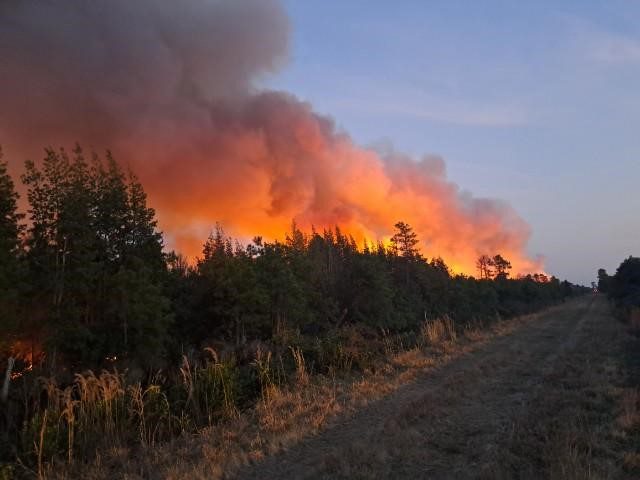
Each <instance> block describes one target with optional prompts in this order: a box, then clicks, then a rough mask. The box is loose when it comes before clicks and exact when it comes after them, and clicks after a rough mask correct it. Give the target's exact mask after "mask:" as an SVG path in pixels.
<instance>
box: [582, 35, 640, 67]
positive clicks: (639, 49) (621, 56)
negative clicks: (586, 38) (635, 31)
mask: <svg viewBox="0 0 640 480" xmlns="http://www.w3.org/2000/svg"><path fill="white" fill-rule="evenodd" d="M592 41H593V44H592V45H591V52H590V53H591V56H592V58H593V59H594V60H596V61H599V62H603V63H609V64H629V63H633V64H636V63H640V39H639V38H634V37H631V36H624V35H619V34H613V33H608V32H598V33H597V34H596V35H594V38H593V40H592Z"/></svg>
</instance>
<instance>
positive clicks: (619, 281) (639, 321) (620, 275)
mask: <svg viewBox="0 0 640 480" xmlns="http://www.w3.org/2000/svg"><path fill="white" fill-rule="evenodd" d="M597 288H598V290H599V291H600V292H602V293H606V294H607V296H608V297H609V299H610V300H611V301H612V302H613V304H614V306H615V311H616V313H617V314H618V316H619V317H621V318H622V319H623V320H626V321H630V322H631V323H632V324H633V326H634V327H635V328H640V257H633V256H629V257H628V258H626V259H624V260H623V261H622V263H620V265H619V266H618V268H617V269H616V273H615V274H613V275H609V274H608V273H607V271H606V270H605V269H604V268H600V269H598V284H597Z"/></svg>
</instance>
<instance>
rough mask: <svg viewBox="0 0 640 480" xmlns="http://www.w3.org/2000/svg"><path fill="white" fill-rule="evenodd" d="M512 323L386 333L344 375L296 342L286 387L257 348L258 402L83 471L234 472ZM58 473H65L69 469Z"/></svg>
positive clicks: (430, 325)
mask: <svg viewBox="0 0 640 480" xmlns="http://www.w3.org/2000/svg"><path fill="white" fill-rule="evenodd" d="M528 320H533V317H532V318H529V319H528ZM511 322H513V323H514V327H513V328H507V327H506V325H507V324H508V323H509V322H501V323H504V324H505V325H503V326H502V327H500V328H499V329H498V330H496V331H493V332H487V333H484V334H481V333H479V332H478V331H476V330H469V335H467V334H465V336H463V337H458V335H457V333H456V330H455V328H454V325H453V323H452V322H451V321H450V320H449V319H439V320H436V321H433V322H427V323H426V324H425V327H424V329H423V332H424V334H423V338H424V341H423V342H422V346H423V348H417V347H412V348H409V349H406V348H405V342H406V339H404V338H403V337H400V338H398V337H395V338H394V337H392V336H387V337H386V338H385V340H384V342H385V346H386V348H387V349H388V350H387V351H388V352H389V354H388V356H387V358H386V360H385V361H384V362H383V363H381V364H379V365H377V366H376V367H375V368H373V369H371V370H370V371H367V372H366V373H362V374H350V375H347V376H346V377H344V376H343V377H341V378H338V377H337V376H336V375H335V372H333V371H330V373H329V374H328V375H313V376H312V375H310V374H309V371H308V369H307V365H306V360H305V358H304V355H303V354H302V351H301V350H299V349H296V348H291V354H292V357H293V360H294V363H295V381H294V382H293V383H290V384H282V385H279V384H278V382H276V381H274V376H275V375H274V368H273V365H272V358H271V356H270V354H268V353H265V352H260V351H258V352H257V353H256V358H255V359H254V362H253V364H254V366H255V367H256V369H257V371H258V372H259V378H260V384H261V388H262V394H261V397H260V399H259V401H258V402H257V404H256V406H255V408H252V409H249V410H245V411H243V412H236V415H234V416H230V417H227V418H225V419H222V420H220V421H218V422H217V423H216V424H215V426H211V427H209V428H205V429H203V430H201V431H200V432H199V434H198V435H195V436H183V437H182V438H180V439H177V440H174V441H172V442H171V443H169V444H165V445H159V446H156V447H155V448H152V449H145V452H144V454H139V453H136V452H135V450H134V451H126V450H123V449H116V450H111V451H110V452H107V453H105V454H103V455H101V457H100V459H99V461H96V462H94V463H93V464H92V465H83V466H82V469H83V473H84V475H85V478H95V479H98V478H109V476H110V474H109V473H108V472H112V471H114V470H113V469H115V471H118V472H121V473H122V474H123V475H124V474H127V475H131V474H132V473H134V472H135V473H136V474H137V475H141V476H142V477H146V476H151V475H152V473H153V476H158V477H162V478H175V479H177V478H196V479H197V478H202V479H205V478H207V479H210V478H211V479H216V478H227V477H228V476H229V475H231V474H232V473H233V472H234V471H237V470H238V469H241V468H243V467H244V466H246V465H248V464H250V463H252V462H256V461H260V460H262V459H264V458H266V457H268V456H270V455H273V454H275V453H277V452H280V451H282V450H283V449H287V448H290V447H292V446H293V445H296V444H299V443H300V442H302V441H303V440H304V439H307V438H309V437H311V436H313V435H314V434H316V433H318V432H320V431H321V430H324V429H326V428H328V427H329V426H331V425H334V424H335V422H336V421H337V420H340V421H344V419H346V418H349V417H350V416H352V415H353V414H354V413H356V412H358V411H360V410H361V409H363V408H364V407H366V406H367V405H370V404H371V403H372V402H375V401H376V400H378V399H381V398H383V397H385V396H388V395H390V394H391V393H393V392H395V391H397V390H398V389H399V388H400V387H402V386H403V385H407V384H409V383H412V382H414V381H415V380H416V378H417V377H418V376H419V375H421V374H423V372H425V371H426V370H429V369H433V368H439V367H442V366H443V365H445V364H447V363H449V362H450V361H451V360H453V359H455V358H458V357H460V356H462V355H464V354H467V353H469V352H471V351H473V350H474V349H476V348H479V347H480V346H481V345H483V344H484V343H485V342H487V341H489V340H491V339H492V338H495V337H497V336H502V335H506V334H507V333H510V332H512V331H513V330H514V329H515V325H516V324H517V325H520V324H522V320H521V319H514V320H512V321H511ZM471 332H473V333H471ZM442 345H446V346H447V348H446V349H445V350H442V349H439V350H438V352H439V353H437V354H435V355H434V350H433V347H435V346H440V347H441V346H442ZM392 352H393V353H392ZM184 376H185V378H187V379H188V378H191V377H193V373H191V374H189V373H188V369H187V368H186V367H185V373H184ZM185 382H186V383H187V384H189V381H187V380H185ZM415 410H416V411H418V410H420V409H415ZM420 411H423V410H420ZM381 459H384V454H382V456H381ZM379 460H380V459H379ZM376 464H378V463H377V462H376ZM364 467H365V466H364V465H363V468H364ZM365 470H366V468H365ZM71 471H73V470H71ZM56 474H57V475H59V476H62V477H64V476H65V475H66V474H65V472H63V471H58V472H56ZM132 478H133V477H132ZM360 478H362V477H360ZM372 478H373V477H372Z"/></svg>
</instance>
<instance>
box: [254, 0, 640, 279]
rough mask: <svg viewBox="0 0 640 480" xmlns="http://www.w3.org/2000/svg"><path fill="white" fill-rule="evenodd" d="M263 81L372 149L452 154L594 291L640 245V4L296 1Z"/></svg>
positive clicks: (567, 271)
mask: <svg viewBox="0 0 640 480" xmlns="http://www.w3.org/2000/svg"><path fill="white" fill-rule="evenodd" d="M284 7H285V10H286V12H287V14H288V15H289V18H290V25H291V38H290V43H291V45H290V49H289V50H290V53H289V57H288V59H287V60H286V63H285V64H284V66H283V68H282V69H281V70H280V71H279V72H278V73H277V74H275V75H271V76H266V77H264V78H263V79H262V80H261V84H260V86H261V87H268V88H276V89H283V90H287V91H290V92H292V93H293V94H295V95H296V96H298V97H299V98H301V99H303V100H305V101H309V102H311V103H312V104H313V107H314V109H315V110H317V111H319V112H320V113H322V114H326V115H328V116H330V117H332V118H333V119H334V121H335V122H336V124H337V125H338V126H339V127H340V128H343V129H344V130H346V131H348V132H349V134H350V135H351V136H352V138H353V139H354V140H355V141H356V142H357V143H358V144H360V145H363V146H387V145H393V147H394V148H396V149H398V150H400V151H403V152H407V153H409V154H411V155H413V156H415V157H416V158H418V157H420V156H422V155H424V154H436V155H440V156H442V157H443V158H444V159H445V161H446V165H447V172H448V177H449V178H450V179H452V180H453V181H455V182H456V183H457V184H458V185H459V186H460V187H461V188H462V189H464V190H469V191H471V192H473V193H474V195H479V196H487V197H497V198H501V199H504V200H506V201H508V202H509V203H510V204H511V205H512V206H513V207H514V208H515V209H516V210H517V211H518V213H519V214H520V215H522V216H523V217H524V219H525V220H526V221H527V222H528V223H529V224H530V226H531V228H532V235H531V239H530V242H529V247H528V250H529V253H530V254H531V255H534V256H535V255H543V256H544V257H545V259H546V261H545V264H546V270H547V271H548V272H549V273H552V274H555V275H556V276H558V277H560V278H567V279H569V280H571V281H574V282H580V283H583V284H589V283H590V282H591V281H592V280H594V279H595V272H596V270H597V269H598V268H599V267H604V268H606V269H607V270H608V271H609V272H610V273H613V272H615V268H616V267H617V265H618V264H619V263H620V262H621V260H622V259H623V258H625V257H627V256H629V255H631V254H635V255H638V254H640V253H639V252H640V221H639V212H640V192H639V191H638V185H640V135H639V134H638V125H640V94H639V93H638V90H637V88H638V84H639V80H640V2H633V1H618V0H608V1H602V2H595V1H594V2H585V1H565V2H550V1H549V2H547V1H537V2H509V1H484V2H460V1H429V2H425V1H411V0H404V1H402V2H382V1H370V0H369V1H364V0H350V1H348V2H342V1H322V0H308V1H304V2H300V1H297V0H285V1H284Z"/></svg>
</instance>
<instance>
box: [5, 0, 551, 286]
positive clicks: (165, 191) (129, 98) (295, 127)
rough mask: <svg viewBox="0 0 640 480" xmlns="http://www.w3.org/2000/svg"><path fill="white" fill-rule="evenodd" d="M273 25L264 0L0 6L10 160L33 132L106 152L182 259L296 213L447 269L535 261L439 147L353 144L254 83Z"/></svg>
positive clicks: (520, 224) (525, 266)
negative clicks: (407, 236)
mask: <svg viewBox="0 0 640 480" xmlns="http://www.w3.org/2000/svg"><path fill="white" fill-rule="evenodd" d="M132 5H133V6H132ZM52 18H53V19H55V18H58V20H59V21H58V22H56V21H55V20H52ZM287 30H288V27H287V22H286V18H285V16H284V13H283V11H282V9H281V7H280V6H279V5H278V4H277V3H275V2H273V1H266V0H245V1H242V0H233V1H231V0H230V1H212V0H189V1H185V2H175V3H174V2H163V1H161V0H139V1H137V2H127V1H124V0H109V1H108V2H107V1H104V2H99V1H96V2H84V1H81V0H70V1H69V0H67V1H65V2H62V1H60V2H59V3H56V2H48V3H46V4H44V6H43V4H42V3H40V2H37V1H35V0H25V1H23V2H14V4H10V5H7V4H3V5H2V6H0V58H7V59H8V63H7V65H8V68H7V69H6V70H7V72H8V75H6V76H3V77H0V104H2V105H3V109H4V110H5V112H6V113H7V114H6V115H3V116H2V117H0V142H2V143H4V144H6V147H7V148H6V150H7V152H8V153H10V154H11V152H12V151H13V152H16V154H18V155H19V154H22V153H24V152H27V151H32V150H30V149H31V148H32V147H33V142H35V143H36V144H37V146H41V144H43V143H44V144H53V145H58V144H65V143H66V144H68V143H69V142H72V141H75V140H79V141H82V142H84V143H85V144H86V143H89V145H90V146H93V147H95V148H101V147H107V146H108V147H109V148H111V149H113V150H114V153H115V154H116V156H117V157H118V158H119V159H120V160H121V161H123V162H125V163H127V164H128V165H130V166H131V168H132V169H133V170H134V171H135V172H136V173H137V174H138V176H139V177H140V178H141V180H142V181H143V183H144V185H145V187H146V189H147V191H148V193H149V196H150V201H151V204H152V205H153V206H155V207H156V208H157V211H158V216H159V219H160V223H161V227H162V228H163V230H164V231H165V233H166V234H167V238H168V242H169V244H170V245H169V246H170V247H175V248H177V249H178V250H181V251H183V252H184V253H186V254H188V255H198V254H199V253H200V251H201V245H202V242H203V240H204V239H205V238H206V236H207V234H208V233H209V232H210V230H211V228H212V226H213V225H214V224H215V222H216V221H219V222H221V223H222V224H223V226H224V227H225V228H226V229H227V231H228V232H229V233H231V234H233V235H236V236H240V237H243V238H251V237H252V236H253V235H263V236H265V237H267V238H271V239H274V238H283V237H284V235H285V232H286V231H288V229H289V227H290V225H291V221H292V220H295V221H296V222H297V223H298V224H299V225H300V226H301V227H302V228H303V229H309V228H310V227H311V226H315V227H316V228H317V229H322V228H323V227H332V226H334V225H338V226H340V228H341V229H342V230H343V231H346V232H347V233H350V234H352V235H353V236H354V237H355V238H356V239H357V240H362V239H364V238H367V239H369V240H373V241H375V240H378V239H380V240H384V239H386V238H388V237H389V236H390V235H391V234H392V233H393V225H394V224H395V223H396V222H397V221H399V220H402V221H404V222H407V223H409V224H411V225H412V226H413V227H414V229H415V230H416V231H417V233H418V234H419V236H420V238H421V241H422V243H421V245H422V250H423V253H424V254H425V255H427V256H429V257H433V256H442V257H443V258H444V259H445V261H447V263H448V264H449V265H450V266H452V267H453V268H454V270H455V271H458V272H466V273H475V260H476V259H477V257H478V256H479V255H481V254H495V253H500V254H502V255H503V256H504V257H506V258H508V259H509V260H510V261H511V262H512V264H513V266H514V273H517V272H519V273H524V272H528V271H533V270H538V269H539V265H537V264H536V262H534V261H532V260H531V259H529V258H528V257H527V255H526V253H525V247H526V242H527V240H528V237H529V229H528V227H527V225H526V224H525V223H524V221H523V220H522V219H520V218H519V217H518V216H517V214H516V213H515V212H514V211H513V210H512V209H511V208H510V207H509V206H507V205H506V204H504V203H502V202H498V201H495V200H489V199H476V198H473V197H471V196H469V195H468V194H463V193H461V192H460V191H459V189H458V187H457V186H456V185H455V184H453V183H451V182H450V181H448V180H447V178H446V175H445V167H444V163H443V161H442V160H441V159H440V158H438V157H434V156H426V157H424V158H423V159H419V160H416V159H411V158H408V157H407V156H405V155H402V154H400V153H397V152H383V153H379V152H375V151H372V150H368V149H364V148H361V147H358V146H357V145H355V144H354V143H353V142H352V141H351V139H350V138H349V136H348V135H347V134H345V133H343V132H340V131H338V130H337V129H336V128H335V127H334V125H333V123H332V122H331V121H330V120H329V119H327V118H325V117H322V116H320V115H318V114H316V113H314V112H313V110H312V108H311V106H310V105H308V104H306V103H303V102H301V101H299V100H297V99H296V98H295V97H293V96H291V95H288V94H286V93H282V92H270V91H256V90H255V89H254V88H253V86H252V85H254V80H255V79H256V78H258V77H259V76H260V75H262V74H264V73H265V72H269V71H272V70H273V69H274V68H276V67H277V65H278V64H279V62H280V61H281V59H282V58H284V56H285V54H286V44H287ZM45 46H46V48H45ZM12 149H13V150H12Z"/></svg>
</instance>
